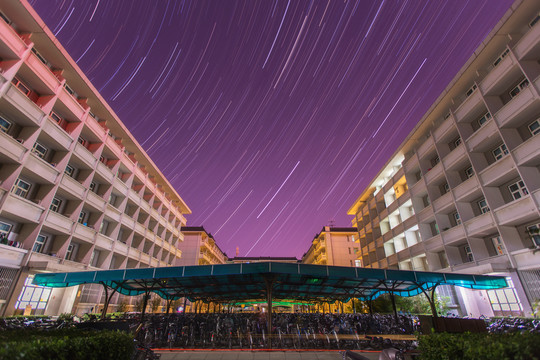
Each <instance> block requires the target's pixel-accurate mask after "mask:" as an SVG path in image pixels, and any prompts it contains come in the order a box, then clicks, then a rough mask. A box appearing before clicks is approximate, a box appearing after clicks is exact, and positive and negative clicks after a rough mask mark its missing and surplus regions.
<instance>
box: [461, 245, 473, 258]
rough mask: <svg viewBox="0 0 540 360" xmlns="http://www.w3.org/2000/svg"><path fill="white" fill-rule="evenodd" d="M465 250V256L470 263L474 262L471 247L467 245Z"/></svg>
mask: <svg viewBox="0 0 540 360" xmlns="http://www.w3.org/2000/svg"><path fill="white" fill-rule="evenodd" d="M463 250H464V251H465V256H466V257H467V261H468V262H472V261H474V257H473V253H472V251H471V247H470V246H469V245H465V246H464V247H463Z"/></svg>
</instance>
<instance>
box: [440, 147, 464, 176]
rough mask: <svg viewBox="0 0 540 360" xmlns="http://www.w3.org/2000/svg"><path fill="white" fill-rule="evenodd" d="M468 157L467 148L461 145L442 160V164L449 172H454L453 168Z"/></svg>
mask: <svg viewBox="0 0 540 360" xmlns="http://www.w3.org/2000/svg"><path fill="white" fill-rule="evenodd" d="M466 157H467V155H466V154H465V146H464V145H463V144H460V145H459V146H458V147H457V148H455V149H454V150H452V151H451V152H450V153H448V155H446V156H445V157H444V158H443V159H442V162H443V165H444V167H445V169H447V171H448V170H453V167H454V166H455V165H456V164H458V163H459V161H460V160H463V159H464V158H466Z"/></svg>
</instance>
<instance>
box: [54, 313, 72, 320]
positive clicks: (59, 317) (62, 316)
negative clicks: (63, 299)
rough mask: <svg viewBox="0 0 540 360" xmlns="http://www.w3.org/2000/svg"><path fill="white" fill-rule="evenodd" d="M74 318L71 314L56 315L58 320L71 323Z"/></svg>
mask: <svg viewBox="0 0 540 360" xmlns="http://www.w3.org/2000/svg"><path fill="white" fill-rule="evenodd" d="M74 316H75V315H73V314H71V313H63V314H60V315H58V320H63V321H68V322H71V321H73V317H74Z"/></svg>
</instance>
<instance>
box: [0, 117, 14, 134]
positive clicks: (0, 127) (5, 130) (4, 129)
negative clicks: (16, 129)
mask: <svg viewBox="0 0 540 360" xmlns="http://www.w3.org/2000/svg"><path fill="white" fill-rule="evenodd" d="M2 122H6V123H7V124H8V125H7V127H6V126H5V125H4V124H2ZM12 126H13V123H12V122H11V121H9V120H7V119H6V118H5V117H3V116H1V115H0V131H2V132H3V133H5V134H7V133H9V130H10V129H11V127H12Z"/></svg>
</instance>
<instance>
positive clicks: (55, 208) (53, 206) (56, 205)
mask: <svg viewBox="0 0 540 360" xmlns="http://www.w3.org/2000/svg"><path fill="white" fill-rule="evenodd" d="M60 205H62V200H60V199H58V198H53V199H52V202H51V206H50V207H49V209H51V211H54V212H59V211H60Z"/></svg>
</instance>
